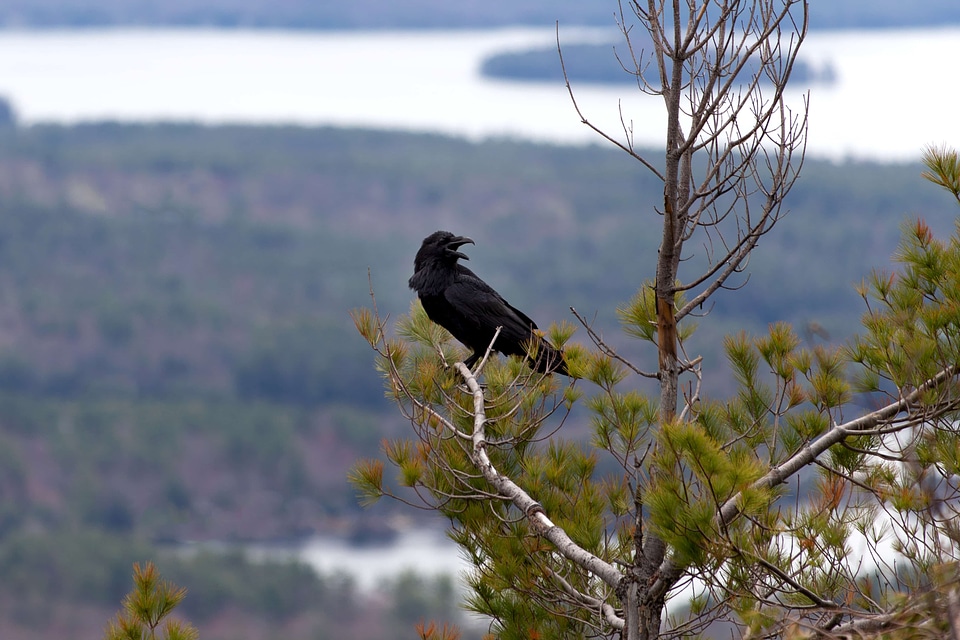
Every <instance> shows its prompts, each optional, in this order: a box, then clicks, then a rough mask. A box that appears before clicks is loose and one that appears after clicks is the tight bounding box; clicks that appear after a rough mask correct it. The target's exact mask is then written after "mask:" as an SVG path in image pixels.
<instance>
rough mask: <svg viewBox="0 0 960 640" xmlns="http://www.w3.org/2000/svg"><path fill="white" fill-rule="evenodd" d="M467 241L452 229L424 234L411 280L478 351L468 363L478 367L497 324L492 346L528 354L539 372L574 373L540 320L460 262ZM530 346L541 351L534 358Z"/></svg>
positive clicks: (434, 315) (435, 312)
mask: <svg viewBox="0 0 960 640" xmlns="http://www.w3.org/2000/svg"><path fill="white" fill-rule="evenodd" d="M465 244H474V242H473V240H471V239H470V238H466V237H464V236H455V235H453V234H452V233H450V232H449V231H437V232H436V233H432V234H430V235H429V236H427V237H426V238H424V240H423V244H422V245H420V250H419V251H417V257H416V259H415V260H414V262H413V276H412V277H411V278H410V282H409V285H410V288H411V289H413V290H414V291H416V292H417V295H418V296H419V297H420V303H421V304H422V305H423V308H424V310H425V311H426V312H427V317H429V318H430V319H431V320H432V321H434V322H436V323H437V324H439V325H440V326H441V327H443V328H444V329H446V330H447V331H449V332H450V333H452V334H453V337H454V338H456V339H457V340H459V341H460V342H462V343H463V344H464V345H466V346H467V347H468V348H470V349H471V350H472V351H473V353H472V354H471V355H470V357H469V358H467V359H466V360H464V361H463V363H464V364H465V365H467V366H468V367H470V368H473V365H474V364H475V363H476V362H477V360H479V359H480V358H482V357H483V354H484V353H486V351H487V347H489V346H490V342H491V341H492V340H493V336H494V333H495V332H496V330H497V327H501V329H500V335H499V336H497V341H496V343H495V344H494V345H493V348H494V350H495V351H499V352H500V353H503V354H506V355H514V356H521V357H523V358H526V359H527V362H528V363H529V364H530V366H531V367H533V369H534V370H536V371H538V372H540V373H553V372H554V371H555V372H557V373H562V374H563V375H565V376H568V375H570V374H569V373H568V372H567V364H566V362H564V360H563V352H562V351H560V350H559V349H557V348H556V347H554V346H553V345H551V344H550V343H549V342H547V341H546V340H544V339H543V336H542V335H541V334H540V331H539V329H537V323H535V322H534V321H533V320H531V319H530V318H528V317H527V316H526V314H524V313H523V312H522V311H520V310H519V309H517V308H515V307H513V306H511V305H510V303H509V302H507V301H506V300H504V299H503V296H501V295H500V294H499V293H497V292H496V291H494V289H493V287H491V286H490V285H488V284H487V283H486V282H484V281H483V280H481V279H480V278H479V277H477V275H476V274H475V273H474V272H473V271H470V269H467V268H466V267H464V266H463V265H461V264H459V263H458V262H457V260H460V259H463V260H469V258H468V257H467V256H466V255H464V254H463V253H461V252H460V251H458V249H459V248H460V247H462V246H463V245H465ZM528 347H530V352H531V353H534V354H536V355H535V359H534V358H531V357H530V355H529V354H528Z"/></svg>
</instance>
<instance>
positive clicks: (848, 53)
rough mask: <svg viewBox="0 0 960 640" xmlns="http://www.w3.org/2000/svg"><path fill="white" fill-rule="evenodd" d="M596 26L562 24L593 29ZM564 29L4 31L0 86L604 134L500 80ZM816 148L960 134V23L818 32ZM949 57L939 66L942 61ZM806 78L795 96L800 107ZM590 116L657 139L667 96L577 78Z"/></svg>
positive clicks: (558, 105)
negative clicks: (510, 57)
mask: <svg viewBox="0 0 960 640" xmlns="http://www.w3.org/2000/svg"><path fill="white" fill-rule="evenodd" d="M599 33H601V32H598V31H597V30H565V29H562V30H561V40H562V41H564V42H569V43H573V42H578V41H583V40H591V39H593V40H595V39H597V37H598V34H599ZM554 37H555V36H554V31H553V29H499V30H487V31H462V32H449V31H448V32H376V33H368V32H312V33H303V32H293V33H291V32H263V31H210V30H127V29H124V30H116V31H76V32H74V31H52V32H16V31H13V32H0V94H4V95H6V96H7V97H9V98H10V99H11V100H12V101H13V103H14V105H15V107H16V108H17V110H18V112H19V114H20V116H21V118H22V119H23V121H24V122H27V123H32V122H38V121H56V122H76V121H83V120H96V119H105V118H106V119H117V120H155V119H179V120H197V121H202V122H208V123H222V122H250V123H298V124H333V125H361V126H375V127H388V128H397V129H408V130H417V131H438V132H444V133H451V134H456V135H462V136H466V137H470V138H483V137H488V136H513V137H517V138H523V139H532V140H540V141H551V142H559V143H575V144H579V143H588V142H597V141H598V139H597V137H596V136H595V135H594V134H592V133H591V132H590V131H589V130H587V128H586V127H584V126H583V125H581V124H580V122H579V120H578V119H577V116H576V114H575V113H574V111H573V108H572V106H571V104H570V100H569V98H568V97H567V94H566V91H565V89H564V87H563V86H561V85H559V84H521V83H512V82H500V81H491V80H486V79H484V78H481V77H480V76H479V73H478V68H479V65H480V62H481V61H482V59H483V58H484V56H486V55H488V54H490V53H493V52H499V51H503V50H509V49H522V48H524V47H528V46H531V45H545V44H546V45H550V44H552V43H554ZM803 56H804V57H805V59H806V60H807V61H808V62H810V63H811V64H813V65H815V66H817V67H821V66H822V65H826V64H830V65H831V66H832V68H833V70H834V71H835V72H836V75H837V79H838V82H837V83H836V84H835V85H834V86H831V87H824V86H815V87H813V88H812V97H811V106H810V112H811V115H810V136H809V149H810V152H811V153H813V154H816V155H820V156H831V157H837V158H840V157H844V156H859V157H869V158H879V159H901V158H908V157H915V156H917V155H918V154H919V151H920V149H921V148H922V147H923V146H924V145H926V144H929V143H939V142H949V143H951V144H955V145H960V118H956V117H955V110H956V109H955V107H956V105H957V104H958V103H960V83H957V82H956V81H955V79H954V78H953V77H952V75H953V72H954V70H953V62H952V61H955V60H956V59H957V58H958V56H960V29H958V28H950V29H925V30H909V31H906V30H904V31H876V32H831V33H824V34H812V35H810V36H809V37H808V40H807V42H806V43H805V44H804V48H803ZM937 61H940V65H941V66H939V67H938V66H937ZM801 89H803V88H802V87H797V88H796V89H795V90H794V91H793V94H792V95H791V100H792V104H794V105H796V106H798V107H799V106H800V105H801V104H802V102H801V101H800V93H801ZM575 90H576V93H577V96H578V99H579V101H580V102H581V106H582V107H583V108H584V110H585V112H586V114H587V116H588V117H589V118H590V119H591V120H593V121H595V122H596V123H598V124H601V125H603V126H604V127H606V128H608V129H609V130H610V131H613V132H616V131H620V130H622V127H621V124H620V120H619V118H620V112H619V109H620V108H621V107H622V111H623V114H624V116H625V117H626V119H627V120H628V121H629V122H631V123H632V126H633V129H634V131H635V135H636V139H637V141H638V142H641V143H651V144H660V141H661V138H662V134H661V131H662V128H663V116H662V105H661V103H660V101H659V100H658V99H656V98H650V97H646V96H641V95H638V94H637V92H636V91H631V90H630V88H629V86H626V85H624V86H617V87H587V86H582V87H575Z"/></svg>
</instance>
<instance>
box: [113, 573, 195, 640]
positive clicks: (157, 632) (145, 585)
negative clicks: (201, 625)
mask: <svg viewBox="0 0 960 640" xmlns="http://www.w3.org/2000/svg"><path fill="white" fill-rule="evenodd" d="M186 595H187V590H186V589H183V588H182V587H177V586H176V585H174V584H172V583H170V582H167V581H166V580H161V579H160V573H159V572H158V571H157V567H156V566H155V565H154V564H153V563H152V562H147V563H146V564H145V565H144V566H143V567H141V566H140V564H139V563H135V564H134V565H133V591H131V592H130V593H129V594H127V596H126V597H125V598H124V599H123V610H121V611H120V613H118V614H117V618H116V620H115V621H114V622H111V623H110V626H109V627H108V628H107V632H106V634H105V635H104V640H197V638H199V634H198V633H197V630H196V628H194V627H193V626H192V625H191V624H189V623H184V622H181V621H180V620H175V619H169V616H170V614H171V613H173V610H174V609H175V608H176V607H177V605H179V604H180V603H181V602H183V599H184V597H185V596H186Z"/></svg>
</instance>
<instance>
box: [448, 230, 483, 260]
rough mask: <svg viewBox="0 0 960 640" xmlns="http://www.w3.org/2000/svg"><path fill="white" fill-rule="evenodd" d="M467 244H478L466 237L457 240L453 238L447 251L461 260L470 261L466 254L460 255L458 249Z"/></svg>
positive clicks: (459, 237) (458, 237)
mask: <svg viewBox="0 0 960 640" xmlns="http://www.w3.org/2000/svg"><path fill="white" fill-rule="evenodd" d="M465 244H476V243H475V242H474V241H473V240H471V239H470V238H468V237H466V236H457V237H455V238H452V239H451V240H450V242H448V243H447V250H448V251H450V252H451V253H453V254H454V255H456V256H457V257H458V258H460V259H461V260H469V259H470V258H469V257H468V256H467V255H466V254H464V253H460V252H459V251H457V249H459V248H460V247H462V246H463V245H465Z"/></svg>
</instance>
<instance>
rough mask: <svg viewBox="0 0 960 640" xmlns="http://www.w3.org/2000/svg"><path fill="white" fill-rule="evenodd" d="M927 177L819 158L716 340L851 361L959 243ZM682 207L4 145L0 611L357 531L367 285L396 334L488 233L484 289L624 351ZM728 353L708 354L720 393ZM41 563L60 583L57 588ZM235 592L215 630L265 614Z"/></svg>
mask: <svg viewBox="0 0 960 640" xmlns="http://www.w3.org/2000/svg"><path fill="white" fill-rule="evenodd" d="M919 174H920V167H919V166H916V165H901V166H884V165H876V164H867V163H850V164H841V165H835V164H831V163H825V162H814V161H808V162H807V164H806V166H805V167H804V169H803V175H802V178H801V180H800V182H799V183H798V185H797V187H796V188H795V189H794V191H793V192H792V193H791V197H790V201H789V203H788V206H789V208H790V210H791V212H790V214H789V215H788V216H787V217H786V219H785V220H784V221H783V222H782V223H781V224H780V225H779V226H778V227H777V228H776V229H775V230H774V232H773V233H772V234H771V235H769V236H767V237H765V238H764V240H763V242H761V244H760V247H759V249H758V250H757V251H756V252H755V254H754V257H753V261H752V262H751V264H750V266H749V272H750V275H749V278H744V279H743V280H741V281H740V282H739V283H738V284H742V285H743V288H742V289H741V290H740V291H738V292H737V293H736V294H732V295H729V296H722V295H721V296H720V298H719V300H720V301H719V304H718V305H717V306H716V307H715V308H712V309H704V313H711V314H713V315H714V318H713V322H711V323H710V324H711V325H712V329H713V331H721V330H722V331H736V330H739V329H741V328H745V329H748V330H751V329H761V328H763V327H764V326H765V325H766V324H767V323H769V322H772V321H774V320H780V319H783V320H788V321H791V322H794V323H797V325H798V327H800V329H801V334H803V333H804V327H810V328H811V329H810V330H809V331H807V333H808V337H809V339H811V340H813V339H816V340H822V339H823V332H821V331H820V330H819V328H820V327H822V328H823V329H824V330H826V332H828V333H829V335H830V336H831V337H830V339H831V340H832V341H842V340H844V339H845V338H846V337H847V336H848V335H849V333H850V332H851V331H852V330H853V329H854V327H855V325H856V321H857V318H858V315H859V313H860V312H861V311H862V309H863V307H862V303H861V302H860V301H859V300H858V299H857V297H856V294H855V293H854V290H853V286H854V284H855V283H857V282H858V281H859V280H860V279H861V278H862V277H863V276H864V275H866V274H867V273H868V272H869V270H870V268H871V267H873V266H875V265H883V264H886V263H887V261H888V259H889V255H890V252H891V251H892V249H893V247H894V246H895V243H896V241H897V239H898V235H899V225H900V224H901V223H902V222H903V221H904V220H905V219H907V218H908V217H910V216H914V215H922V216H924V217H925V218H926V219H927V220H928V221H929V222H930V223H931V224H932V225H933V226H934V228H937V229H940V230H945V229H948V228H949V227H950V226H951V225H952V224H953V221H952V218H951V215H952V212H951V211H952V210H951V207H950V202H949V199H948V198H947V196H946V195H942V194H941V193H940V192H939V191H938V190H936V189H934V188H931V187H930V186H929V185H927V184H925V183H924V182H923V181H922V180H921V178H920V177H919ZM660 194H661V188H660V187H658V186H657V184H656V183H655V182H654V181H653V180H651V179H650V177H649V176H648V175H647V173H645V172H644V171H643V170H642V168H641V167H640V166H639V165H637V164H636V163H634V162H633V161H631V160H630V159H629V158H628V157H627V156H625V155H623V154H622V153H617V152H615V151H612V150H608V149H605V148H600V147H590V148H564V147H550V146H537V145H532V144H522V143H514V142H510V141H491V142H487V143H483V144H472V143H468V142H464V141H460V140H454V139H448V138H442V137H438V136H425V135H412V134H399V133H387V132H381V131H364V130H338V129H302V128H239V127H222V128H205V127H200V126H191V125H142V126H141V125H117V124H100V125H87V126H81V127H57V126H38V127H32V128H29V129H16V128H12V127H8V128H4V129H2V130H0V477H2V483H0V495H2V498H3V502H2V505H3V506H2V508H0V573H2V574H3V575H5V576H10V575H16V576H18V577H17V578H16V580H13V581H10V580H7V581H5V583H4V584H5V586H4V585H0V590H7V593H3V594H0V601H6V602H9V603H13V604H10V605H8V606H17V607H20V606H21V605H24V603H23V602H22V601H21V600H17V598H21V599H22V598H27V597H29V598H30V603H32V604H31V606H32V607H33V608H32V609H29V608H28V609H23V610H24V611H33V612H34V614H33V615H34V617H33V618H31V620H33V623H37V624H40V623H42V622H43V621H44V620H45V618H44V616H42V615H40V613H39V612H40V611H43V609H42V605H43V603H44V602H45V600H44V598H45V597H52V596H51V594H52V593H53V592H52V591H51V589H59V591H57V592H56V593H59V594H60V596H59V598H58V601H68V602H73V601H74V600H77V601H79V602H80V603H81V604H80V605H77V606H81V605H82V604H83V603H84V602H87V601H88V600H89V599H90V594H91V593H93V592H97V589H98V588H99V587H96V586H89V585H90V584H94V585H101V586H102V581H103V580H105V579H106V578H105V577H104V575H103V574H98V573H97V572H96V570H95V566H91V565H90V563H86V564H85V563H83V562H77V561H76V557H81V556H83V555H84V553H85V552H84V551H83V541H84V540H86V541H87V542H89V543H90V544H91V545H93V546H95V547H96V548H100V549H114V550H116V554H113V555H109V554H105V555H104V556H102V557H101V556H98V557H99V558H100V560H99V562H101V563H102V564H103V565H104V566H109V567H112V569H111V571H112V573H110V574H109V575H110V576H111V577H110V578H109V585H110V586H109V589H108V591H109V593H110V594H111V596H110V597H113V594H115V593H117V592H120V593H122V591H123V589H124V588H125V587H126V586H127V585H126V583H124V582H123V580H124V578H126V577H127V576H128V575H129V563H128V560H129V558H130V557H131V556H133V557H136V555H137V553H139V552H138V551H137V550H143V549H150V548H151V546H150V545H152V544H154V543H157V542H170V541H177V540H183V539H207V540H231V539H232V540H251V539H255V540H265V539H283V538H290V537H296V536H300V535H305V534H309V533H311V532H316V531H339V532H348V533H349V532H356V531H357V530H358V529H357V527H359V526H360V525H359V524H358V522H360V518H359V509H358V507H357V506H356V503H355V499H354V497H353V491H352V490H351V489H350V488H349V487H348V486H347V483H346V478H345V475H346V470H347V469H348V467H349V466H350V465H351V463H352V462H353V461H354V460H355V459H356V458H357V457H358V456H361V455H364V456H375V455H376V449H377V447H378V445H379V442H380V439H381V438H382V437H383V436H385V435H389V434H391V433H393V432H394V430H395V429H398V428H402V426H403V425H402V424H398V423H397V419H396V417H394V416H393V414H392V412H391V411H390V410H389V409H388V408H387V407H386V403H385V401H384V400H383V392H382V388H381V385H380V380H379V379H378V376H377V374H376V372H375V371H374V370H373V367H372V357H371V354H370V353H369V350H368V348H367V347H366V345H365V344H364V343H363V341H362V339H361V338H360V337H359V336H358V335H356V332H355V330H354V328H353V326H352V323H351V320H350V318H349V316H348V311H349V310H350V309H351V308H353V307H356V306H359V305H364V304H369V282H368V269H369V273H370V274H371V276H372V283H373V286H374V288H375V291H376V296H377V303H378V305H379V308H380V311H381V313H383V314H389V315H390V316H391V317H396V316H397V315H398V314H402V313H405V312H406V311H407V309H408V308H409V304H410V301H411V300H412V298H413V295H412V293H411V292H410V291H409V290H408V289H407V286H406V280H407V278H408V277H409V275H410V270H411V268H412V259H413V254H414V252H415V251H416V248H417V247H418V246H419V242H420V240H421V239H422V238H423V237H424V236H425V235H427V234H428V233H430V232H432V231H434V230H436V229H438V228H445V229H450V230H452V231H455V232H457V233H461V234H465V235H469V236H471V237H473V238H474V239H475V240H476V243H477V244H476V246H475V247H474V246H470V247H468V248H467V253H468V254H469V255H470V257H471V262H470V266H471V267H472V268H474V270H476V271H477V272H478V273H480V274H481V275H482V276H483V277H484V278H485V279H486V280H487V281H488V282H490V283H491V284H492V285H494V286H495V287H496V288H497V289H498V290H500V291H501V292H502V293H503V294H504V295H505V296H506V297H507V299H509V300H511V301H513V302H515V303H517V304H518V305H519V306H522V308H523V309H524V310H525V311H527V312H529V313H530V315H532V316H533V317H534V318H536V319H537V320H538V322H540V323H541V324H542V325H547V324H549V323H550V322H552V321H560V320H572V318H571V316H570V312H569V310H568V308H569V307H570V306H574V307H576V308H577V309H578V311H579V312H581V313H582V314H583V315H584V316H586V317H588V318H591V319H594V318H595V321H596V323H597V326H598V327H599V328H600V329H602V330H603V332H604V336H605V337H606V338H607V339H608V340H609V341H610V342H611V343H613V344H616V345H618V346H619V347H620V348H622V349H624V350H625V351H626V352H630V351H631V350H632V349H633V348H634V347H633V346H632V343H631V342H630V341H629V340H627V339H625V338H623V337H622V336H620V335H619V334H618V332H617V323H616V316H615V309H616V307H617V305H619V304H622V303H623V302H624V301H626V300H627V299H628V298H629V297H630V296H631V295H632V294H633V293H634V291H635V290H636V289H637V287H639V286H641V283H642V281H643V279H644V278H647V277H649V276H650V275H651V269H652V267H653V265H654V260H655V256H653V255H652V252H653V251H654V247H655V246H656V237H655V236H656V234H657V233H658V230H657V229H654V228H650V227H646V226H644V224H642V223H641V222H640V220H641V216H640V215H638V214H639V212H641V211H649V209H650V208H652V207H655V206H656V204H657V202H658V199H659V198H660V197H661V195H660ZM716 327H719V329H717V328H716ZM812 328H816V329H817V330H816V331H813V330H812ZM814 334H818V335H817V336H815V335H814ZM720 337H721V336H720V334H719V333H709V334H708V333H704V334H703V335H699V334H698V335H696V336H695V338H694V339H695V340H697V341H699V343H700V344H701V345H704V347H703V348H702V349H699V350H701V351H704V352H705V353H707V356H708V358H710V359H711V361H710V362H708V363H707V364H706V369H707V371H708V374H709V375H713V376H718V377H719V376H722V375H724V369H723V363H722V361H721V360H720V357H719V355H718V354H719V340H720ZM575 339H579V340H581V341H586V338H585V337H584V336H583V335H582V332H581V334H578V336H575ZM566 428H568V429H569V430H570V435H571V436H575V435H576V434H577V433H578V431H577V429H578V427H577V425H575V424H572V423H571V424H570V425H568V427H566ZM386 508H387V506H386V505H385V506H382V507H378V509H380V511H378V515H383V509H386ZM65 536H66V537H65ZM65 539H67V540H70V541H79V542H76V543H75V544H73V543H71V544H67V543H65V542H64V540H65ZM104 540H109V541H111V542H107V543H105V542H103V541H104ZM108 556H109V557H108ZM171 562H172V561H171ZM43 563H47V565H49V567H53V568H51V569H50V571H53V575H56V576H60V577H61V578H60V579H59V581H58V580H53V581H52V582H43V583H42V584H38V583H36V580H37V579H38V576H42V575H47V573H44V571H46V570H43V571H41V570H40V569H38V567H39V566H42V565H43ZM94 564H96V563H94ZM170 566H175V565H170ZM161 570H164V567H163V565H161ZM74 571H80V572H87V573H82V574H79V575H80V577H77V575H75V574H74V573H72V572H74ZM180 571H182V572H183V575H187V576H188V577H189V576H190V575H194V574H190V573H189V569H188V568H186V567H184V568H182V569H181V570H180ZM291 571H292V570H291ZM208 575H209V574H208ZM70 576H73V577H72V578H71V577H70ZM97 576H99V577H97ZM199 579H200V578H199V577H198V576H197V575H194V577H193V578H191V579H190V580H188V582H189V584H187V586H191V585H196V584H200V583H199V582H198V581H199ZM44 580H47V578H44ZM98 580H99V581H100V582H97V581H98ZM245 580H247V579H246V578H242V579H241V581H245ZM276 580H278V581H283V580H293V581H296V580H308V579H307V578H303V577H302V576H300V574H297V573H295V572H294V573H288V574H284V575H283V576H278V577H276ZM90 581H93V582H90ZM88 583H89V584H88ZM311 584H312V583H311ZM251 588H253V587H252V586H251ZM303 588H304V589H307V588H309V589H314V588H315V589H321V587H320V586H316V585H314V586H309V587H303ZM324 588H325V587H324ZM209 589H214V590H215V591H216V589H220V590H221V591H224V590H226V589H227V588H226V587H225V586H223V585H220V586H218V587H216V588H214V587H211V586H209V585H208V586H207V587H204V589H199V591H200V592H201V593H203V592H205V591H204V590H209ZM102 591H103V590H102V589H101V590H100V591H99V592H97V593H100V592H102ZM280 591H281V592H282V591H283V590H282V589H281V590H280ZM218 593H219V591H218ZM231 593H233V595H229V594H228V595H223V596H222V597H223V598H224V599H223V600H220V601H218V603H219V604H216V603H215V604H214V605H211V608H209V609H203V610H202V611H203V612H204V613H203V615H204V616H210V619H213V618H214V617H215V616H216V615H217V612H219V611H222V608H218V607H223V606H226V605H223V602H234V603H236V602H238V601H242V598H259V599H260V600H262V599H263V598H266V597H267V596H264V595H262V594H261V595H259V596H257V595H251V594H250V593H247V592H243V593H242V594H239V595H238V593H234V592H231ZM324 593H326V592H324ZM25 594H26V595H25ZM228 596H229V597H228ZM330 597H332V596H330ZM10 598H13V599H10ZM229 598H234V599H233V600H230V599H229ZM238 598H239V600H238ZM18 602H19V603H20V604H19V605H18V604H16V603H18ZM331 602H333V601H331ZM24 606H25V605H24ZM97 606H99V607H101V608H102V607H103V602H102V601H100V602H99V604H98V605H97ZM291 606H292V605H291ZM296 606H298V607H300V606H302V607H304V608H309V606H308V604H302V605H296ZM331 606H332V607H333V608H334V609H336V606H337V605H336V604H335V603H334V604H332V605H331ZM21 608H22V607H21ZM294 608H295V610H296V611H302V610H304V609H296V607H294ZM98 611H99V609H98ZM291 615H293V614H291ZM284 619H286V618H284ZM38 620H39V622H38ZM28 623H30V624H32V623H31V622H30V620H27V621H26V622H24V624H26V625H27V626H29V624H28ZM351 633H354V632H351ZM0 636H2V637H4V638H7V637H17V636H14V635H8V634H6V633H3V630H2V629H0ZM23 637H39V636H23ZM205 637H206V636H205ZM351 637H361V636H360V635H356V634H355V635H352V636H351ZM373 637H375V635H374V636H373Z"/></svg>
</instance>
